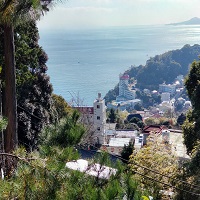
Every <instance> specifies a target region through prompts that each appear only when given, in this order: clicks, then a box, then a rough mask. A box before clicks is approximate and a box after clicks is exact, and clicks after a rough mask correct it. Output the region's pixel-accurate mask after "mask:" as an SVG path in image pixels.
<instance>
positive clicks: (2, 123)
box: [0, 116, 8, 130]
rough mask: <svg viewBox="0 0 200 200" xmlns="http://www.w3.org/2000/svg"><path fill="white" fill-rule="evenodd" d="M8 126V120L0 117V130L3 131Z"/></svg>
mask: <svg viewBox="0 0 200 200" xmlns="http://www.w3.org/2000/svg"><path fill="white" fill-rule="evenodd" d="M7 125H8V120H7V119H6V118H5V117H1V116H0V130H5V129H6V127H7Z"/></svg>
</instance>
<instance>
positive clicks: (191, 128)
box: [183, 61, 200, 152]
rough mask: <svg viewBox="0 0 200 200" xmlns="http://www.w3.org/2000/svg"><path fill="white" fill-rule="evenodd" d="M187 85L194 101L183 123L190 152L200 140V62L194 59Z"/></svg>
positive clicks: (185, 139) (185, 140) (190, 96)
mask: <svg viewBox="0 0 200 200" xmlns="http://www.w3.org/2000/svg"><path fill="white" fill-rule="evenodd" d="M185 86H186V89H187V92H188V96H189V98H190V100H191V103H192V108H193V109H192V111H190V112H189V113H188V114H187V118H186V121H185V123H184V124H183V130H184V142H185V144H186V147H187V150H188V152H191V151H192V149H193V148H194V147H195V146H196V145H197V143H198V141H199V140H200V123H199V122H200V104H199V98H200V62H199V61H198V62H197V61H194V62H193V63H192V65H191V68H190V72H189V74H188V76H187V77H186V81H185Z"/></svg>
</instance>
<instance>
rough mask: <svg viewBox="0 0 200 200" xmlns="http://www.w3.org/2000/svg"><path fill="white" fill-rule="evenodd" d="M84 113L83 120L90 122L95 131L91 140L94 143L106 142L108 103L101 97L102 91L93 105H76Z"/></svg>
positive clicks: (86, 122)
mask: <svg viewBox="0 0 200 200" xmlns="http://www.w3.org/2000/svg"><path fill="white" fill-rule="evenodd" d="M75 108H76V109H77V110H79V111H80V112H81V114H82V122H83V123H85V124H89V125H90V126H91V127H92V128H91V130H92V132H94V134H93V136H92V140H93V141H91V142H92V143H93V144H96V143H97V142H98V143H99V144H103V143H104V133H105V126H106V105H105V100H104V99H102V98H101V93H98V97H97V98H96V99H95V100H94V103H93V107H91V106H90V107H80V106H79V107H75Z"/></svg>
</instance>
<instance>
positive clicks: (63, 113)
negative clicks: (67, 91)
mask: <svg viewBox="0 0 200 200" xmlns="http://www.w3.org/2000/svg"><path fill="white" fill-rule="evenodd" d="M52 98H53V106H54V108H55V111H56V115H57V118H58V120H59V119H61V118H65V117H67V115H68V114H69V113H70V112H71V107H70V106H69V105H68V104H67V102H66V101H65V99H64V98H63V97H62V96H58V95H56V94H53V95H52Z"/></svg>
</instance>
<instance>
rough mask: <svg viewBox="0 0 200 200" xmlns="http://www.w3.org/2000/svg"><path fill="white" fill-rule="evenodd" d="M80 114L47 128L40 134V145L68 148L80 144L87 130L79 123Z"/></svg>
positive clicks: (70, 116)
mask: <svg viewBox="0 0 200 200" xmlns="http://www.w3.org/2000/svg"><path fill="white" fill-rule="evenodd" d="M79 117H80V114H79V112H78V111H77V110H74V111H73V113H72V114H71V115H69V116H67V117H66V118H63V119H62V120H61V121H60V122H58V123H56V124H52V125H49V126H47V127H46V128H45V129H44V130H43V131H42V133H41V134H40V143H41V144H43V145H46V146H55V145H58V146H61V147H67V146H71V145H75V144H77V143H79V142H80V140H81V138H82V136H83V134H84V133H85V129H84V127H83V126H82V124H80V123H79V122H78V119H79Z"/></svg>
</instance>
